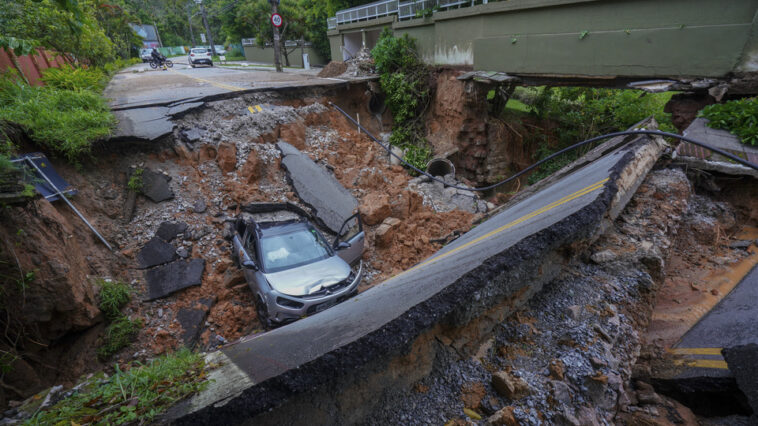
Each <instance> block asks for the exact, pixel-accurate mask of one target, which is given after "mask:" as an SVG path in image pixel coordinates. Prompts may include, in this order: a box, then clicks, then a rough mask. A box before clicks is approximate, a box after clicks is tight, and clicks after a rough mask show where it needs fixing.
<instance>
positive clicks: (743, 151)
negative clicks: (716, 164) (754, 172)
mask: <svg viewBox="0 0 758 426" xmlns="http://www.w3.org/2000/svg"><path fill="white" fill-rule="evenodd" d="M682 134H683V136H685V137H688V138H690V139H694V140H696V141H699V142H703V143H705V144H708V145H711V146H713V147H715V148H720V149H722V150H725V151H729V152H731V153H733V154H735V155H737V156H738V157H741V158H744V159H746V160H747V161H750V162H751V163H755V164H758V148H754V147H751V146H748V145H745V144H743V143H742V142H740V138H739V137H737V136H735V135H733V134H731V133H729V132H727V131H726V130H720V129H714V128H711V127H708V119H706V118H702V117H699V118H696V119H695V121H693V122H692V124H690V125H689V127H687V128H686V129H684V132H682ZM677 153H678V154H679V155H682V156H693V157H696V158H700V159H711V160H718V161H722V162H725V161H726V159H725V158H724V157H722V156H720V155H718V154H714V153H712V152H711V151H708V150H706V149H704V148H700V147H698V146H696V145H693V144H690V143H688V142H682V143H681V144H679V146H678V147H677Z"/></svg>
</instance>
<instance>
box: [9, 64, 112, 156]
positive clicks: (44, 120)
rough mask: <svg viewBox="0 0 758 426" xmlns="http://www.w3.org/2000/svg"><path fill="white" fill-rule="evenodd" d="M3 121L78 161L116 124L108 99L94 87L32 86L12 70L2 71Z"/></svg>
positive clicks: (45, 145)
mask: <svg viewBox="0 0 758 426" xmlns="http://www.w3.org/2000/svg"><path fill="white" fill-rule="evenodd" d="M2 121H8V122H12V123H17V124H19V125H21V126H22V127H23V128H24V129H25V130H26V132H27V134H28V135H29V137H30V138H31V139H32V140H33V141H34V142H36V143H38V144H40V145H42V146H44V147H47V148H48V149H50V150H51V151H53V152H54V153H57V154H60V155H62V156H64V157H66V158H67V159H68V160H69V161H72V162H75V163H76V162H78V161H79V160H80V159H81V158H82V157H83V156H84V155H85V154H87V153H88V152H89V151H90V146H91V143H92V142H93V141H95V140H98V139H101V138H104V137H106V136H108V135H109V134H110V132H111V129H112V127H113V126H114V125H115V118H114V117H113V114H112V113H111V111H110V109H109V108H108V105H107V104H106V102H105V100H104V99H103V98H102V97H101V96H100V95H98V94H96V93H94V92H92V91H90V90H78V91H70V90H61V89H56V88H54V87H31V86H29V85H28V84H26V83H24V82H22V81H20V80H18V79H16V78H14V77H12V76H11V75H9V74H5V75H0V122H2Z"/></svg>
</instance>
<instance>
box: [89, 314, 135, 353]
mask: <svg viewBox="0 0 758 426" xmlns="http://www.w3.org/2000/svg"><path fill="white" fill-rule="evenodd" d="M141 327H142V321H141V320H139V319H138V320H134V321H132V320H130V319H129V318H127V317H125V316H123V315H121V316H119V317H117V318H115V319H114V320H112V322H111V323H110V324H108V327H107V328H106V329H105V335H104V336H103V340H102V344H101V345H100V346H99V347H98V348H97V356H98V357H99V358H100V359H101V360H106V359H108V358H110V357H111V356H113V354H115V353H117V352H118V351H120V350H121V349H123V348H125V347H127V346H129V345H130V344H131V343H132V340H134V337H135V336H136V335H137V332H138V331H139V329H140V328H141Z"/></svg>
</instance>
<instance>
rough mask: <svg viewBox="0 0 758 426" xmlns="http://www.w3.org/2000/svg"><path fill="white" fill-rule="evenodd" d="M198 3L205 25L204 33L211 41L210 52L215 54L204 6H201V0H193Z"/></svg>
mask: <svg viewBox="0 0 758 426" xmlns="http://www.w3.org/2000/svg"><path fill="white" fill-rule="evenodd" d="M195 2H196V3H197V4H199V5H200V13H201V14H202V15H203V25H205V33H206V34H208V41H209V42H210V43H211V53H212V54H213V56H216V46H214V45H213V35H211V27H210V26H208V16H207V15H206V14H205V6H203V0H195Z"/></svg>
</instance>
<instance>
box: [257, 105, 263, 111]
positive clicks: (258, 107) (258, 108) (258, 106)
mask: <svg viewBox="0 0 758 426" xmlns="http://www.w3.org/2000/svg"><path fill="white" fill-rule="evenodd" d="M255 109H257V110H258V112H261V111H263V108H261V106H260V105H256V106H255Z"/></svg>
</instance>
